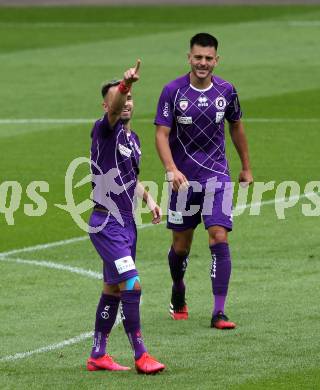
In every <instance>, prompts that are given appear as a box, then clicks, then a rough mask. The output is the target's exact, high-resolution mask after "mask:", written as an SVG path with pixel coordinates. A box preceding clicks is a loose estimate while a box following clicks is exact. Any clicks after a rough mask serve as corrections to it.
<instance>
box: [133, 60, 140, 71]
mask: <svg viewBox="0 0 320 390" xmlns="http://www.w3.org/2000/svg"><path fill="white" fill-rule="evenodd" d="M140 64H141V60H140V59H139V60H137V63H136V67H135V68H134V73H135V74H137V73H138V72H139V68H140Z"/></svg>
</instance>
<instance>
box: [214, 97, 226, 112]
mask: <svg viewBox="0 0 320 390" xmlns="http://www.w3.org/2000/svg"><path fill="white" fill-rule="evenodd" d="M214 105H215V106H216V108H217V109H218V110H224V109H225V108H226V105H227V101H226V99H225V98H224V97H223V96H219V97H217V98H216V100H215V101H214Z"/></svg>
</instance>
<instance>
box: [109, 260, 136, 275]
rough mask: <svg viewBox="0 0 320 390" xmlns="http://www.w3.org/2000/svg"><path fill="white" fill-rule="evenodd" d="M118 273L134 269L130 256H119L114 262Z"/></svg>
mask: <svg viewBox="0 0 320 390" xmlns="http://www.w3.org/2000/svg"><path fill="white" fill-rule="evenodd" d="M114 264H115V266H116V268H117V271H118V273H119V274H123V273H124V272H127V271H130V270H132V269H135V268H136V266H135V264H134V261H133V259H132V257H131V256H125V257H121V258H120V259H118V260H115V262H114Z"/></svg>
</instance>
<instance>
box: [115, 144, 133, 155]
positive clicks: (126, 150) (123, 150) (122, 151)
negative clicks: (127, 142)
mask: <svg viewBox="0 0 320 390" xmlns="http://www.w3.org/2000/svg"><path fill="white" fill-rule="evenodd" d="M118 150H119V152H120V154H121V155H122V156H126V157H130V156H131V153H132V150H131V149H129V148H127V147H126V146H124V145H122V144H119V145H118Z"/></svg>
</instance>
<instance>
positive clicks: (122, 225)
mask: <svg viewBox="0 0 320 390" xmlns="http://www.w3.org/2000/svg"><path fill="white" fill-rule="evenodd" d="M139 66H140V60H138V62H137V65H136V67H135V68H130V69H129V70H127V71H126V72H125V73H124V78H123V80H122V81H120V80H119V81H114V82H111V83H108V84H105V85H104V86H103V87H102V96H103V107H104V111H105V114H104V116H103V118H102V119H100V120H98V121H97V122H96V123H95V125H94V127H93V130H92V133H91V135H92V146H91V170H92V181H93V186H94V189H93V194H94V195H93V197H94V202H95V206H94V210H93V213H92V215H91V218H90V231H91V232H90V238H91V241H92V243H93V245H94V247H95V248H96V250H97V252H98V253H99V255H100V256H101V258H102V260H103V279H104V285H103V292H102V295H101V297H100V301H99V304H98V307H97V312H96V321H95V331H94V342H93V347H92V351H91V356H90V357H89V359H88V360H87V368H88V370H89V371H96V370H110V371H124V370H129V369H130V368H129V367H124V366H121V365H120V364H118V363H116V362H115V361H114V360H113V359H112V357H111V356H110V355H108V354H107V353H106V347H107V343H108V339H109V335H110V332H111V329H112V327H113V325H114V323H115V320H116V316H117V312H118V308H119V304H120V302H121V314H122V319H123V325H124V329H125V331H126V333H127V336H128V338H129V341H130V344H131V346H132V348H133V351H134V358H135V367H136V369H137V371H138V372H140V373H145V374H154V373H156V372H159V371H162V370H163V369H164V368H165V366H164V365H163V364H162V363H159V362H158V361H157V360H155V359H154V358H153V357H151V356H150V355H149V354H148V352H147V350H146V347H145V345H144V341H143V338H142V335H141V329H140V314H139V304H140V296H141V286H140V279H139V276H138V271H137V269H136V266H135V254H136V235H137V230H136V225H135V221H134V216H133V209H134V207H133V206H134V195H135V193H137V195H138V196H140V197H142V198H143V199H144V201H145V202H147V204H148V206H149V208H150V210H151V211H152V215H153V220H152V222H153V223H155V224H156V223H159V222H160V220H161V210H160V208H159V206H158V205H156V203H155V202H154V201H153V199H152V197H151V195H150V194H148V193H147V192H146V191H145V190H144V188H143V186H142V185H141V184H140V183H139V182H138V179H137V177H138V174H139V162H140V155H141V151H140V142H139V138H138V136H137V134H136V133H134V132H133V131H132V130H131V126H130V120H131V117H132V114H133V99H132V94H131V86H132V84H133V83H134V82H136V81H137V80H138V79H139V75H138V70H139Z"/></svg>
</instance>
